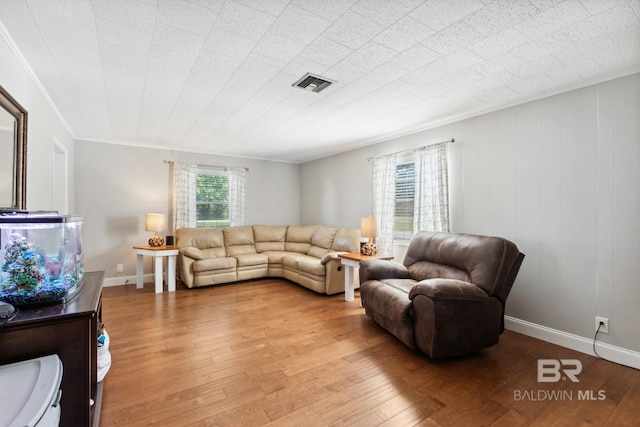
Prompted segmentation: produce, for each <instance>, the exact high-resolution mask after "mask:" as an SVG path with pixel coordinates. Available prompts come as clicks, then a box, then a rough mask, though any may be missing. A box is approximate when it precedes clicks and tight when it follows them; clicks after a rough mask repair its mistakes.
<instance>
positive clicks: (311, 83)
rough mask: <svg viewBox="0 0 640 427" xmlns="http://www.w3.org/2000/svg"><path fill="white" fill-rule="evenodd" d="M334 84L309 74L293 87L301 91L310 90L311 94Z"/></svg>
mask: <svg viewBox="0 0 640 427" xmlns="http://www.w3.org/2000/svg"><path fill="white" fill-rule="evenodd" d="M333 83H335V82H334V81H331V80H329V79H326V78H324V77H320V76H316V75H314V74H311V73H307V74H305V75H304V76H303V77H302V78H301V79H300V80H298V81H297V82H295V83H294V84H292V85H291V86H294V87H299V88H301V89H304V90H308V91H309V92H320V91H322V90H324V89H326V88H328V87H329V86H330V85H331V84H333Z"/></svg>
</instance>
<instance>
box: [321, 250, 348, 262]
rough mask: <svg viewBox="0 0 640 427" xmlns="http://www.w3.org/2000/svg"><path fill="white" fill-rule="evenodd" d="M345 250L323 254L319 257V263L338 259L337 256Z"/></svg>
mask: <svg viewBox="0 0 640 427" xmlns="http://www.w3.org/2000/svg"><path fill="white" fill-rule="evenodd" d="M344 253H346V252H329V253H328V254H325V255H324V256H323V257H322V258H321V259H320V264H322V265H325V264H326V263H328V262H329V261H333V260H340V257H339V256H338V255H339V254H344Z"/></svg>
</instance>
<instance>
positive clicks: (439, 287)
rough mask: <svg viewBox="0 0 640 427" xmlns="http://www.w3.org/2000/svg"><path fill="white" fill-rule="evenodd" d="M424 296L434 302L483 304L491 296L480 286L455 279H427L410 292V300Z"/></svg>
mask: <svg viewBox="0 0 640 427" xmlns="http://www.w3.org/2000/svg"><path fill="white" fill-rule="evenodd" d="M417 295H424V296H426V297H427V298H429V299H432V300H434V301H452V302H453V301H459V302H481V301H486V300H487V299H489V296H488V295H487V293H486V292H485V291H483V290H482V289H481V288H479V287H478V286H476V285H474V284H472V283H469V282H465V281H462V280H455V279H427V280H422V281H421V282H418V283H416V284H415V286H413V287H412V288H411V290H410V291H409V299H410V300H413V299H414V298H415V297H416V296H417Z"/></svg>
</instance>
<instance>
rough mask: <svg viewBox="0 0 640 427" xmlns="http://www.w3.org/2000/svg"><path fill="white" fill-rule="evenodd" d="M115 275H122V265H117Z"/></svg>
mask: <svg viewBox="0 0 640 427" xmlns="http://www.w3.org/2000/svg"><path fill="white" fill-rule="evenodd" d="M116 273H124V265H123V264H118V265H117V266H116Z"/></svg>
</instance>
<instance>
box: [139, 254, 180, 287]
mask: <svg viewBox="0 0 640 427" xmlns="http://www.w3.org/2000/svg"><path fill="white" fill-rule="evenodd" d="M133 251H134V252H135V253H136V255H137V256H138V257H137V258H138V259H137V262H136V288H137V289H142V287H143V286H144V279H143V275H144V264H143V257H144V255H147V256H152V257H153V258H154V263H155V272H156V274H155V282H156V294H161V293H162V257H167V288H168V291H169V292H174V291H175V290H176V256H177V255H178V247H177V246H134V247H133Z"/></svg>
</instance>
